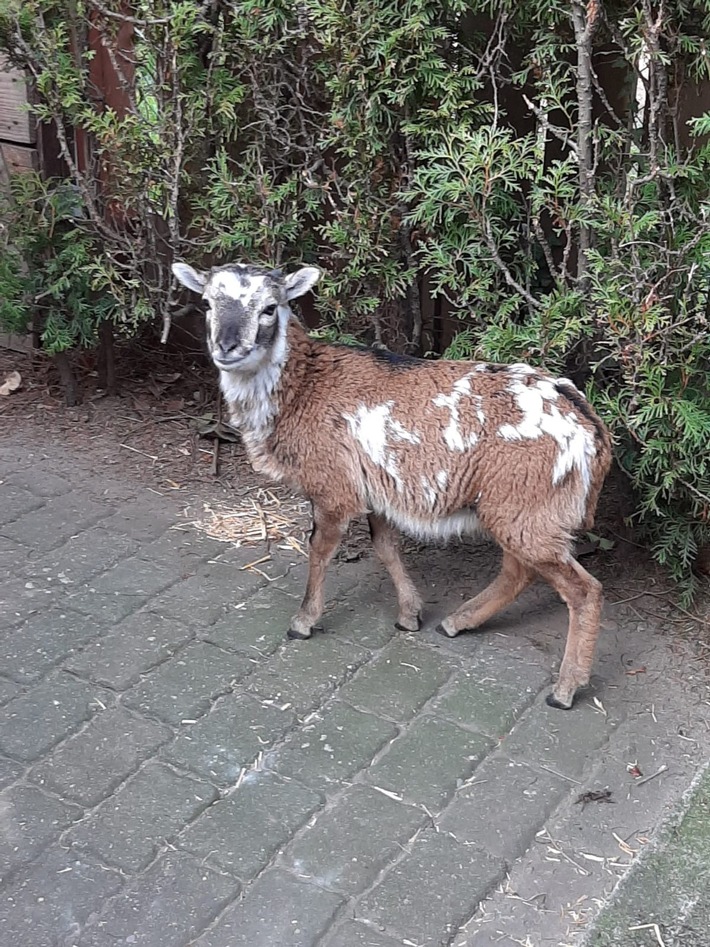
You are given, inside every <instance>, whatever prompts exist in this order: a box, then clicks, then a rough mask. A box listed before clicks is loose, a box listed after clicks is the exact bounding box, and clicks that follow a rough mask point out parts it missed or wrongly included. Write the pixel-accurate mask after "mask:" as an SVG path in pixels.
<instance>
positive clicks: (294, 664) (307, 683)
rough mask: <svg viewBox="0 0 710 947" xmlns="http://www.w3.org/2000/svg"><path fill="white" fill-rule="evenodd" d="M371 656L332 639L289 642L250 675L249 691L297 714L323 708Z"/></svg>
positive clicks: (324, 636)
mask: <svg viewBox="0 0 710 947" xmlns="http://www.w3.org/2000/svg"><path fill="white" fill-rule="evenodd" d="M369 656H370V654H369V652H368V651H365V650H364V649H363V648H358V647H357V646H356V645H353V644H350V643H349V642H343V641H338V640H337V638H334V637H332V636H330V635H314V636H313V637H312V638H309V639H308V641H289V642H288V643H287V644H286V645H284V647H283V648H282V649H281V650H280V651H279V652H278V654H276V655H274V657H272V658H271V659H270V660H269V661H268V662H267V663H266V664H265V665H264V666H263V667H262V668H260V669H259V670H257V671H256V672H255V673H254V674H252V675H251V677H250V678H249V680H248V681H247V683H246V687H247V689H248V690H249V691H251V692H252V693H255V694H258V695H259V696H260V697H263V698H264V699H266V700H273V701H275V702H276V703H277V704H280V705H283V704H289V705H290V706H291V707H293V708H294V709H295V710H296V712H297V713H304V712H305V711H307V710H311V709H312V708H314V707H317V706H318V705H319V704H322V703H323V701H324V700H325V699H326V698H327V696H328V695H329V694H331V693H333V691H334V690H335V689H336V688H337V687H338V686H339V685H340V684H342V682H343V681H345V680H346V679H347V678H348V677H351V676H352V674H353V673H354V671H355V670H356V668H358V667H360V665H362V664H364V662H365V661H366V660H367V659H368V658H369Z"/></svg>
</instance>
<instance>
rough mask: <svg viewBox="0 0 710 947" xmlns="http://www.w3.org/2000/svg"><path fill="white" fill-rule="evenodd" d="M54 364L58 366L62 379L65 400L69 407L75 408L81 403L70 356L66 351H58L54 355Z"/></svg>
mask: <svg viewBox="0 0 710 947" xmlns="http://www.w3.org/2000/svg"><path fill="white" fill-rule="evenodd" d="M54 364H55V365H56V366H57V371H58V372H59V377H60V378H61V381H62V386H63V388H64V400H65V402H66V404H67V407H68V408H73V407H74V406H75V405H77V404H79V402H80V398H79V387H78V385H77V383H76V378H75V377H74V371H73V370H72V367H71V362H70V361H69V356H68V355H67V353H66V352H57V354H56V355H55V356H54Z"/></svg>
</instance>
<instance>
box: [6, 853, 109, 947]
mask: <svg viewBox="0 0 710 947" xmlns="http://www.w3.org/2000/svg"><path fill="white" fill-rule="evenodd" d="M121 885H122V880H121V877H120V875H119V874H118V873H117V872H115V871H109V870H107V869H106V868H104V867H103V866H101V865H98V864H97V863H96V862H95V861H94V860H93V859H90V858H86V857H85V856H84V855H81V854H79V853H77V852H75V851H71V850H69V851H67V850H66V849H64V848H60V847H59V846H56V847H54V848H51V849H50V850H49V851H47V852H45V853H44V854H43V855H42V858H40V859H38V860H37V861H36V862H35V863H34V864H33V865H31V866H30V867H28V868H25V869H23V870H22V871H20V872H19V873H18V874H17V876H16V877H15V880H14V882H13V883H12V884H11V885H9V886H8V887H7V888H5V889H4V890H3V891H2V893H0V930H2V932H3V934H2V936H3V937H4V938H5V939H4V940H3V943H6V944H8V947H9V945H13V947H25V945H26V947H56V945H57V944H61V945H63V947H64V945H71V944H75V943H77V938H78V931H79V930H80V928H81V927H82V926H83V925H84V924H85V923H86V921H87V920H88V918H89V916H90V915H91V914H93V913H94V911H96V909H97V907H98V906H99V905H101V904H102V903H103V902H104V901H106V899H107V898H110V897H111V896H112V895H114V894H116V892H117V891H118V890H119V889H120V887H121Z"/></svg>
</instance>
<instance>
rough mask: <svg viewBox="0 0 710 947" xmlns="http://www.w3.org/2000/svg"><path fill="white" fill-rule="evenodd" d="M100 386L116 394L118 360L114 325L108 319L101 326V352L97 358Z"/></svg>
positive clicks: (111, 393) (109, 392)
mask: <svg viewBox="0 0 710 947" xmlns="http://www.w3.org/2000/svg"><path fill="white" fill-rule="evenodd" d="M96 368H97V374H98V386H99V388H103V389H104V390H105V391H106V392H108V394H110V395H115V394H116V361H115V357H114V348H113V326H112V324H111V323H110V322H109V321H108V320H107V319H104V321H103V322H102V323H101V325H100V326H99V352H98V360H97V366H96Z"/></svg>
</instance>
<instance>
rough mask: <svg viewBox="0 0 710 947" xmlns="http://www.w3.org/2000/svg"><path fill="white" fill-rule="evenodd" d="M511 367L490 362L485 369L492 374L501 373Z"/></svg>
mask: <svg viewBox="0 0 710 947" xmlns="http://www.w3.org/2000/svg"><path fill="white" fill-rule="evenodd" d="M509 368H510V366H509V365H496V364H495V363H494V362H488V363H487V364H486V367H485V369H484V371H487V372H488V373H489V374H490V375H499V374H500V373H501V372H507V371H508V369H509Z"/></svg>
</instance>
